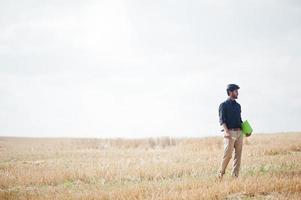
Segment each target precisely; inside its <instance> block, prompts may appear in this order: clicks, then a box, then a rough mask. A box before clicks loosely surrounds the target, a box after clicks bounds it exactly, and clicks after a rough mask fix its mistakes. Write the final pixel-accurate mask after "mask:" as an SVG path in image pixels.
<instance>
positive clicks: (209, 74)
mask: <svg viewBox="0 0 301 200" xmlns="http://www.w3.org/2000/svg"><path fill="white" fill-rule="evenodd" d="M300 75H301V3H300V1H298V0H295V1H294V0H285V1H282V0H266V1H261V0H252V1H251V0H250V1H219V0H216V1H215V0H210V1H209V0H206V1H175V0H172V1H164V0H160V1H143V0H129V1H126V0H125V1H96V0H95V1H90V0H85V1H75V0H72V1H71V0H70V1H41V0H36V1H33V0H28V1H13V0H12V1H1V2H0V136H41V137H42V136H47V137H48V136H54V137H57V136H65V137H66V136H67V137H150V136H178V137H180V136H194V137H202V136H209V135H220V134H221V133H220V126H219V123H218V106H219V104H220V103H221V102H222V101H224V100H225V99H226V98H227V95H226V85H227V84H228V83H236V84H238V85H239V86H240V87H241V89H240V90H239V99H238V100H237V101H238V102H239V103H240V104H241V107H242V118H243V120H245V119H248V120H249V121H250V123H251V124H252V126H253V129H254V131H255V133H262V132H266V133H268V132H282V131H299V130H301V128H300V123H301V87H300V85H301V80H300Z"/></svg>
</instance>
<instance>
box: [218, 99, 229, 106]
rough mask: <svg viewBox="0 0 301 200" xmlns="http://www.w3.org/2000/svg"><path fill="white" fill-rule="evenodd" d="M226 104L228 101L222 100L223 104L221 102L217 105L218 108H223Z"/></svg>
mask: <svg viewBox="0 0 301 200" xmlns="http://www.w3.org/2000/svg"><path fill="white" fill-rule="evenodd" d="M228 103H229V102H228V100H224V101H223V102H221V103H220V104H219V107H223V106H225V105H227V104H228Z"/></svg>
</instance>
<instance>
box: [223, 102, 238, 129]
mask: <svg viewBox="0 0 301 200" xmlns="http://www.w3.org/2000/svg"><path fill="white" fill-rule="evenodd" d="M218 113H219V123H220V125H222V124H223V123H225V124H226V125H227V128H241V123H242V119H241V107H240V104H239V103H237V102H236V101H235V100H232V99H230V98H228V99H227V100H226V101H224V102H222V103H221V104H220V106H219V109H218Z"/></svg>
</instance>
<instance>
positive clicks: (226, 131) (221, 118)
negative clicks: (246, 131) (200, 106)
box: [218, 103, 230, 137]
mask: <svg viewBox="0 0 301 200" xmlns="http://www.w3.org/2000/svg"><path fill="white" fill-rule="evenodd" d="M218 113H219V123H220V125H221V126H222V127H223V129H224V136H226V137H228V136H230V133H229V129H228V127H227V124H226V121H227V119H226V108H225V104H224V103H221V104H220V106H219V108H218Z"/></svg>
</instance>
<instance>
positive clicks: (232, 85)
mask: <svg viewBox="0 0 301 200" xmlns="http://www.w3.org/2000/svg"><path fill="white" fill-rule="evenodd" d="M239 88H240V87H239V86H238V85H236V84H229V85H227V92H228V91H234V90H238V89H239Z"/></svg>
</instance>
